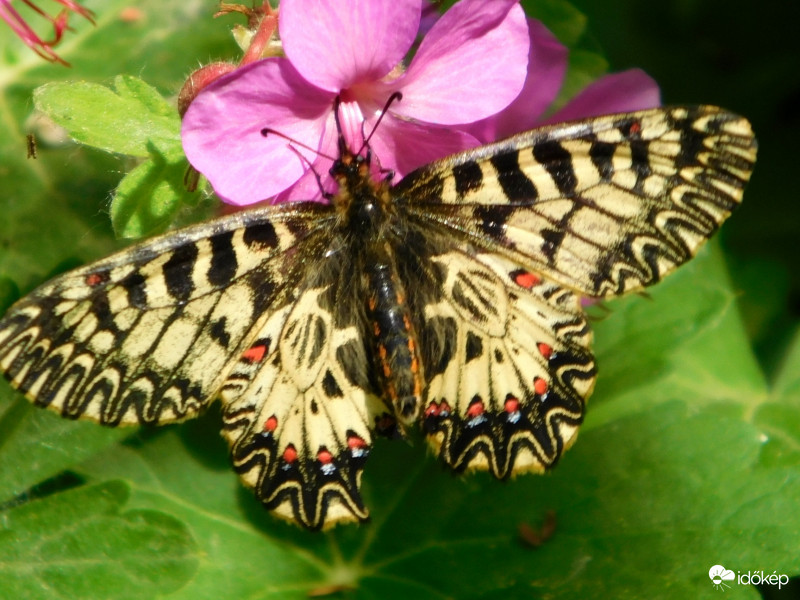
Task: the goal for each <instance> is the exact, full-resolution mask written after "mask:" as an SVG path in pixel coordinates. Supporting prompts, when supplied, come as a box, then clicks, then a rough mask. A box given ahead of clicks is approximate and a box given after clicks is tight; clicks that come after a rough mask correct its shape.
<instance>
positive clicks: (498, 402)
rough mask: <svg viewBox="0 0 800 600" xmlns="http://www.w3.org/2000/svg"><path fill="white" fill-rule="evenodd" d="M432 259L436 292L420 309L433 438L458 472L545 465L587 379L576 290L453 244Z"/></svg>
mask: <svg viewBox="0 0 800 600" xmlns="http://www.w3.org/2000/svg"><path fill="white" fill-rule="evenodd" d="M432 262H433V268H434V271H435V272H436V273H438V277H439V278H440V286H441V288H440V289H441V296H440V299H439V300H438V301H437V302H433V303H430V304H428V306H426V307H425V310H424V322H425V327H424V332H425V334H424V335H423V348H424V356H425V368H426V370H425V372H426V377H427V379H428V385H427V394H426V403H425V413H424V417H423V423H424V427H425V430H426V432H427V433H428V435H429V439H430V440H431V443H432V444H433V446H434V448H435V449H436V450H437V451H438V453H439V455H440V456H441V457H442V459H443V460H444V462H445V463H447V464H448V465H449V466H451V467H452V468H453V469H455V470H456V471H464V470H465V469H466V470H476V469H477V470H489V471H491V472H492V474H494V475H495V476H496V477H498V478H507V477H509V476H511V475H514V474H517V473H522V472H526V471H534V472H542V471H544V470H545V469H547V468H549V467H551V466H553V465H554V464H555V463H556V461H557V460H558V458H559V457H560V455H561V453H562V452H563V451H564V450H565V449H566V448H568V447H569V446H570V445H571V444H572V443H573V441H574V439H575V436H576V434H577V428H578V426H579V425H580V423H581V421H582V419H583V412H584V407H585V402H586V399H587V398H588V396H589V395H590V393H591V390H592V388H593V386H594V379H595V367H594V358H593V356H592V353H591V351H590V349H589V344H590V342H591V337H592V336H591V332H590V330H589V327H588V324H587V322H586V319H585V317H584V315H583V311H582V310H581V307H580V301H579V299H578V297H577V296H575V295H574V294H573V293H572V292H570V291H568V290H566V289H564V288H562V287H559V286H557V285H554V284H552V283H548V282H546V281H543V280H542V279H541V278H539V277H538V276H537V275H535V274H534V273H531V272H529V271H527V270H526V269H524V268H522V267H520V266H519V265H517V264H514V263H513V262H511V261H508V260H507V259H505V258H503V257H501V256H498V255H493V254H486V253H479V254H475V255H470V254H469V253H467V252H465V251H461V250H452V251H449V252H446V253H443V254H441V255H438V256H435V257H433V259H432Z"/></svg>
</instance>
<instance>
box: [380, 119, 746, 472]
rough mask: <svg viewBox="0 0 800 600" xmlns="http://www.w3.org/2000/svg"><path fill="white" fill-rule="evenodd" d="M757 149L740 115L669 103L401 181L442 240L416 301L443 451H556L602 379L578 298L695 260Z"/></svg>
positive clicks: (458, 158) (465, 458)
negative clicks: (596, 371) (596, 377)
mask: <svg viewBox="0 0 800 600" xmlns="http://www.w3.org/2000/svg"><path fill="white" fill-rule="evenodd" d="M755 154H756V142H755V139H754V137H753V133H752V130H751V129H750V124H749V123H748V122H747V121H746V120H745V119H743V118H741V117H739V116H736V115H733V114H731V113H728V112H726V111H724V110H722V109H719V108H715V107H709V106H703V107H695V108H692V107H666V108H663V109H653V110H646V111H640V112H634V113H625V114H618V115H608V116H603V117H598V118H593V119H586V120H583V121H576V122H572V123H561V124H557V125H552V126H547V127H543V128H540V129H535V130H532V131H529V132H527V133H523V134H520V135H517V136H514V137H511V138H509V139H507V140H503V141H501V142H498V143H496V144H491V145H488V146H483V147H480V148H476V149H475V150H471V151H468V152H464V153H462V154H458V155H454V156H451V157H449V158H445V159H443V160H441V161H438V162H435V163H432V164H430V165H427V166H425V167H422V168H421V169H419V170H417V171H415V172H413V173H411V174H409V175H408V176H407V177H406V178H405V179H404V180H403V181H401V182H400V183H399V184H398V185H397V186H396V187H395V189H394V191H395V192H396V194H397V197H398V203H399V204H400V205H401V206H402V207H403V210H404V211H405V214H406V215H407V219H408V222H409V223H410V225H409V228H410V229H411V230H413V231H415V232H416V236H417V238H419V239H424V240H428V241H427V242H426V244H427V246H428V247H429V248H434V249H435V251H430V250H425V251H421V252H419V255H420V257H422V256H423V255H426V254H432V255H433V260H432V263H433V264H432V267H431V268H429V269H427V271H426V272H427V277H426V280H428V281H429V283H428V284H426V285H424V286H423V289H424V290H425V291H424V293H423V295H422V296H423V297H422V298H421V299H420V300H419V302H418V304H420V305H422V306H423V307H424V308H423V309H422V310H423V312H424V314H422V315H420V317H419V319H420V321H421V322H423V323H424V325H422V326H420V329H421V337H422V341H423V343H422V354H423V358H424V361H423V362H424V366H425V377H426V380H427V390H426V396H425V417H424V426H425V429H426V431H427V432H428V434H429V436H430V440H431V442H432V444H433V446H434V448H435V449H436V451H437V453H438V454H439V455H440V456H441V458H442V459H443V460H444V462H445V463H447V464H448V465H450V466H451V467H453V468H454V469H456V470H457V471H462V470H465V469H479V470H489V471H490V472H492V473H493V474H494V475H495V476H496V477H499V478H505V477H508V476H510V475H514V474H516V473H519V472H525V471H543V470H544V469H547V468H548V467H550V466H552V465H553V464H555V462H556V461H557V460H558V458H559V456H560V455H561V453H562V452H563V451H564V449H566V448H568V447H569V446H570V444H571V443H572V442H573V441H574V439H575V435H576V433H577V428H578V425H579V424H580V423H581V421H582V418H583V413H584V408H585V403H586V400H587V399H588V397H589V395H590V394H591V391H592V387H593V383H594V377H595V368H594V359H593V356H592V352H591V349H590V341H591V335H590V332H589V328H588V325H587V323H586V318H585V316H584V314H583V310H582V308H581V303H580V297H582V296H589V297H595V298H608V297H613V296H617V295H621V294H625V293H628V292H631V291H635V290H639V289H641V288H643V287H644V286H647V285H651V284H653V283H656V282H658V281H659V280H660V279H662V278H663V277H664V276H665V275H667V274H668V273H669V272H671V271H672V270H673V269H675V268H676V267H677V266H679V265H680V264H682V263H684V262H686V261H687V260H689V259H691V258H692V257H693V256H694V255H695V253H696V252H697V250H698V248H699V247H700V246H701V245H702V244H703V243H704V242H705V241H706V240H707V239H708V238H709V236H711V235H712V234H713V233H714V232H715V231H716V230H717V229H718V228H719V226H720V224H721V223H722V222H723V221H724V220H725V219H726V218H727V217H728V216H729V214H730V213H731V211H732V210H733V209H734V208H736V206H737V205H738V204H739V203H740V201H741V198H742V192H743V188H744V185H745V183H746V182H747V180H748V179H749V177H750V173H751V171H752V168H753V164H754V161H755ZM417 260H420V261H421V260H422V259H421V258H419V259H417Z"/></svg>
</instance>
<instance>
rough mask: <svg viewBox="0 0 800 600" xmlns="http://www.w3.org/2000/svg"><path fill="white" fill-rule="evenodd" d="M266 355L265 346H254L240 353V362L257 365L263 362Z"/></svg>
mask: <svg viewBox="0 0 800 600" xmlns="http://www.w3.org/2000/svg"><path fill="white" fill-rule="evenodd" d="M266 353H267V345H266V344H256V345H255V346H252V347H250V348H248V349H247V350H245V351H244V352H242V360H246V361H247V362H250V363H257V362H261V361H262V360H264V356H265V355H266Z"/></svg>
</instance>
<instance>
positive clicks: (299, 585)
mask: <svg viewBox="0 0 800 600" xmlns="http://www.w3.org/2000/svg"><path fill="white" fill-rule="evenodd" d="M128 4H129V3H127V2H123V0H109V1H107V2H103V3H100V2H96V3H95V5H94V6H91V4H90V8H93V9H94V10H96V12H97V13H98V26H97V27H96V28H92V27H91V26H90V25H89V24H87V23H81V22H79V21H75V23H74V25H75V27H76V29H77V31H76V32H74V33H71V34H70V35H68V36H67V41H66V44H65V45H64V46H63V48H62V53H63V55H64V57H65V58H66V59H67V60H68V61H70V63H72V64H73V70H72V71H68V70H64V69H63V68H61V67H56V66H52V65H47V64H43V63H42V62H41V61H40V60H39V59H37V58H35V57H33V56H32V55H30V53H29V51H28V50H26V49H25V48H24V47H22V45H21V44H19V43H17V42H16V41H14V40H12V39H11V38H10V36H8V34H7V32H6V31H5V30H3V29H0V46H1V47H3V48H5V49H6V50H5V54H4V55H3V56H2V58H0V61H3V62H4V64H3V68H2V69H0V81H2V96H0V97H2V100H3V102H2V103H0V112H2V117H3V122H4V123H5V124H7V125H6V128H7V133H8V135H4V136H3V137H2V138H0V165H2V167H0V189H2V191H3V193H2V194H0V210H1V211H2V214H3V217H4V218H3V219H0V307H4V306H7V305H8V303H10V302H11V301H13V300H14V299H15V298H16V297H18V295H19V294H20V293H26V292H27V291H29V290H30V289H31V288H32V287H33V286H34V285H36V284H38V283H40V282H42V281H43V280H44V279H45V278H46V277H48V276H50V275H53V274H55V273H56V272H59V271H62V270H64V269H66V268H68V267H71V266H75V265H76V264H79V263H82V262H85V261H87V260H90V259H93V258H99V257H100V256H102V255H104V254H106V253H107V252H108V251H109V250H111V249H112V248H114V247H115V246H116V245H117V244H116V243H115V242H114V241H113V236H112V234H111V229H110V227H109V223H108V215H107V214H105V213H104V211H103V203H104V200H105V199H106V198H107V197H108V194H109V190H111V189H113V188H114V187H116V186H117V185H118V184H119V187H118V189H117V195H116V196H115V200H114V201H113V203H112V205H111V208H110V213H111V215H112V220H113V224H114V230H115V231H116V232H117V233H118V234H121V235H137V234H141V233H145V232H152V231H154V230H157V229H160V228H163V227H164V226H166V223H168V222H169V221H170V220H172V219H173V218H174V216H175V215H176V214H177V215H180V212H181V208H182V207H183V206H185V205H186V204H187V202H188V203H196V202H197V200H196V198H193V197H191V196H188V195H187V194H186V193H185V190H184V188H183V185H182V180H183V175H184V168H185V163H184V162H183V158H182V155H181V153H180V147H179V139H178V137H177V136H178V133H179V122H178V119H177V116H176V113H175V112H174V110H173V109H172V108H170V104H168V103H166V101H165V100H163V98H164V97H165V96H166V97H169V96H172V95H173V94H174V93H175V92H176V91H177V90H178V89H179V87H180V85H181V83H182V79H183V78H184V77H185V76H186V75H187V74H188V72H189V71H190V70H191V69H192V68H193V67H194V66H196V64H197V60H198V59H207V58H218V57H220V55H224V54H225V53H230V54H231V55H233V53H235V52H236V47H235V44H234V43H233V41H232V39H230V38H229V35H228V33H227V30H226V27H228V26H229V25H230V24H231V23H230V21H228V22H221V21H212V20H211V19H210V15H211V14H212V13H213V11H214V10H215V5H214V3H213V2H209V3H207V4H206V5H201V6H202V7H203V8H202V9H197V5H191V6H189V5H187V3H185V2H180V1H177V0H175V1H166V2H165V1H163V0H146V1H143V2H140V3H137V6H138V7H139V8H140V10H141V11H142V14H143V19H142V20H140V21H137V22H133V23H131V22H128V21H125V20H122V19H120V17H119V15H120V11H121V10H122V8H124V7H126V6H128ZM532 4H535V5H536V6H537V7H538V8H536V13H535V14H536V15H537V16H538V17H539V18H541V19H543V20H544V21H545V23H547V24H548V25H550V26H551V27H552V28H553V29H554V30H555V31H556V33H557V34H558V35H559V36H560V38H561V39H562V40H563V41H565V42H567V43H569V44H570V46H573V47H575V48H576V51H575V53H574V55H573V59H572V61H571V71H570V75H569V76H568V82H573V83H568V85H572V86H573V87H578V86H579V85H580V84H579V82H580V81H588V80H590V79H591V78H593V77H595V76H596V75H597V73H598V72H599V70H600V69H602V68H604V66H605V61H604V59H603V58H602V56H601V55H599V54H598V53H597V51H596V48H595V47H594V44H593V42H592V39H591V37H590V36H588V35H587V33H586V31H587V20H586V18H585V16H584V15H583V14H582V13H581V12H578V11H577V10H576V9H575V8H574V7H572V6H570V5H568V4H567V3H565V2H559V1H557V0H551V1H548V2H537V3H532ZM592 25H593V20H591V19H590V20H589V21H588V27H590V28H591V26H592ZM661 51H662V52H663V49H662V50H661ZM223 57H224V56H223ZM635 59H636V57H635V56H634V57H633V58H631V59H630V62H631V63H632V64H633V63H635ZM622 66H628V65H627V64H625V65H622ZM681 66H685V65H681ZM119 73H125V74H126V75H124V76H119V77H117V75H118V74H119ZM132 75H135V76H136V77H133V76H132ZM67 80H69V81H79V82H80V83H69V84H65V83H52V82H56V81H58V82H61V81H67ZM45 82H51V83H47V84H46V85H45V86H44V87H39V86H41V85H42V84H45ZM144 82H147V83H144ZM153 86H154V87H153ZM36 88H39V90H38V91H37V92H36V95H35V105H36V107H37V108H40V109H42V110H46V112H47V113H48V114H49V115H50V117H51V118H53V119H54V120H56V121H57V122H59V123H61V124H62V125H64V126H65V127H66V128H67V129H68V130H69V132H70V135H71V136H72V137H73V138H75V139H80V140H81V141H83V142H84V143H86V144H90V145H93V146H95V147H97V148H101V149H102V151H97V150H93V149H87V147H85V146H78V145H74V144H72V143H70V142H67V143H66V144H64V143H57V144H56V145H54V144H53V142H47V141H45V140H46V139H48V138H47V137H46V136H45V135H43V134H42V135H41V136H40V135H38V134H40V133H41V132H40V131H39V130H37V137H39V138H40V149H39V159H38V160H29V159H26V157H25V156H26V154H25V133H27V132H28V130H29V128H30V127H33V126H31V125H26V123H30V122H29V121H27V118H28V116H29V113H30V111H31V108H32V106H33V102H32V100H31V97H32V94H33V90H34V89H36ZM157 90H158V91H157ZM684 99H685V100H693V99H694V98H684ZM699 99H700V100H702V98H699ZM708 100H712V101H715V102H717V101H719V102H720V103H722V104H725V102H724V101H723V100H718V99H715V98H708ZM734 108H735V106H734ZM757 131H758V129H757ZM762 142H763V140H762ZM773 152H774V151H773ZM121 155H125V156H124V157H123V156H121ZM130 156H135V157H138V158H137V161H136V163H137V164H136V166H134V167H133V169H132V170H130V172H129V173H128V175H126V176H125V178H124V179H123V180H122V182H121V183H120V182H119V179H120V173H122V172H124V171H128V170H129V169H130V166H131V165H130V161H131V159H130V158H129V157H130ZM762 160H763V158H762ZM761 168H765V169H769V166H766V167H765V166H764V165H763V164H760V165H759V169H761ZM757 175H758V174H757ZM754 191H755V192H756V193H753V192H754ZM760 200H761V198H760V196H759V194H758V193H757V188H756V189H755V190H754V189H750V190H748V192H747V193H746V196H745V206H746V207H748V206H752V207H753V210H754V211H756V212H757V211H759V210H761V209H760V208H759V207H761V206H763V205H762V204H761V203H760ZM761 218H762V220H763V219H767V218H768V217H767V216H763V217H761ZM769 218H770V219H772V220H773V221H775V222H776V223H777V222H779V221H782V219H781V218H780V217H779V216H771V217H769ZM736 219H737V217H736V216H735V217H734V218H733V221H735V220H736ZM783 221H785V220H783ZM726 227H727V226H726ZM781 227H783V228H784V229H789V228H792V227H793V231H794V234H795V235H797V234H798V233H800V232H798V227H800V225H798V223H794V224H793V225H792V224H791V223H786V222H783V223H781ZM773 228H778V226H777V225H773ZM752 235H753V236H754V237H755V238H756V239H757V238H758V236H759V235H760V233H759V232H758V231H754V232H753V234H752ZM785 262H786V263H787V264H788V262H789V261H788V259H787V260H786V261H785ZM735 264H736V265H737V267H736V269H735V270H734V275H735V276H736V280H735V281H736V284H732V283H731V280H730V278H729V276H728V274H727V272H726V266H725V265H726V259H725V256H724V255H723V253H722V251H721V250H720V248H719V246H718V245H716V244H712V245H710V247H709V248H708V249H706V250H704V251H703V252H701V254H700V256H699V257H698V258H697V260H695V261H693V262H692V263H691V264H689V265H687V266H686V267H684V268H682V269H681V270H680V271H679V272H678V273H677V274H675V275H674V276H672V277H670V278H669V279H668V280H667V281H666V282H664V283H663V284H660V285H659V286H657V287H656V288H654V289H653V290H652V292H651V293H650V294H649V297H639V296H634V297H630V298H626V299H623V300H618V301H614V302H609V303H608V305H607V308H608V309H609V310H608V312H606V311H604V310H602V307H595V308H593V309H592V312H593V315H595V317H596V319H595V320H594V328H595V332H596V348H597V354H598V364H599V368H600V377H599V380H598V386H597V390H596V392H595V394H594V396H593V397H592V399H591V401H590V405H589V413H588V417H587V420H586V423H585V425H584V427H583V429H582V431H581V434H580V436H579V439H578V441H577V443H576V445H575V446H574V448H572V449H571V450H570V451H569V452H568V453H567V454H566V455H565V457H564V459H563V460H562V464H561V465H559V467H558V468H557V469H555V470H554V471H553V472H552V473H550V474H548V475H546V476H543V477H536V476H525V477H520V478H518V479H516V480H515V481H512V482H507V483H499V482H496V481H493V480H492V479H491V478H489V477H486V476H484V475H473V476H466V477H453V476H451V475H450V474H449V473H447V472H445V471H444V470H443V469H442V468H441V467H440V466H439V465H438V464H437V463H436V461H435V460H433V459H432V458H431V457H430V456H429V453H428V452H427V450H426V447H425V443H424V440H422V439H420V438H415V439H413V440H412V443H410V444H407V443H403V442H386V441H380V442H379V443H378V445H377V446H376V448H375V449H374V451H373V453H372V456H371V457H370V460H369V463H368V464H367V468H366V470H365V474H364V494H365V497H366V498H365V499H366V502H367V503H368V505H369V506H370V508H371V510H372V521H371V522H370V523H368V524H366V525H364V526H360V527H354V526H353V527H342V528H338V529H335V530H334V531H333V532H331V533H326V534H313V533H308V532H304V531H300V530H299V529H297V528H295V527H292V526H289V525H286V524H284V523H281V522H278V521H276V520H275V519H274V518H272V517H271V516H270V515H269V514H267V513H266V512H265V511H263V509H262V508H261V507H260V505H259V504H258V503H257V502H256V501H255V499H254V498H253V496H252V494H250V493H249V492H248V491H247V490H245V489H243V488H242V487H241V485H240V484H239V482H238V480H237V478H236V475H235V474H234V473H233V472H232V470H231V469H230V467H229V465H228V462H227V450H226V448H225V445H224V443H223V441H222V439H221V438H220V436H219V434H218V431H219V426H220V420H219V415H218V414H217V413H216V411H212V412H211V413H210V414H208V415H206V416H204V417H203V418H201V419H199V420H197V421H193V422H189V423H186V424H183V425H178V426H170V427H165V428H160V429H155V430H152V429H139V430H124V429H119V430H114V429H105V428H102V427H98V426H96V425H93V424H90V423H82V422H70V421H66V420H63V419H60V418H58V417H57V416H55V415H53V414H51V413H49V412H47V411H42V410H40V409H36V408H34V407H32V406H30V405H29V404H28V403H27V402H26V401H25V400H24V399H21V398H20V397H19V395H18V394H17V393H15V392H14V391H13V390H12V389H11V388H10V387H9V386H8V385H7V384H6V383H5V382H0V599H2V600H5V599H6V598H8V599H9V600H11V599H14V600H16V599H18V598H60V597H64V598H82V599H84V598H85V599H95V598H115V599H116V598H131V599H138V598H142V599H149V598H154V597H159V598H169V599H175V600H178V599H181V598H186V599H191V600H196V599H202V598H209V599H211V598H213V599H217V598H276V599H277V598H281V599H283V598H304V597H307V595H308V594H309V593H312V592H317V593H321V592H329V593H332V594H334V596H335V597H352V598H408V597H414V598H417V599H419V600H423V599H426V598H432V599H442V598H459V599H464V598H467V599H469V598H487V599H488V598H498V599H499V598H503V599H508V598H530V597H540V596H541V597H548V598H554V599H558V598H564V599H571V598H626V597H632V598H637V597H638V598H645V597H646V598H667V599H670V598H701V599H702V598H719V597H721V594H720V592H719V591H717V590H714V589H713V587H712V586H711V584H710V581H709V578H708V569H709V568H710V567H711V566H712V565H715V564H722V565H724V566H725V567H726V568H729V569H733V570H734V571H743V572H746V571H747V570H755V569H758V570H763V571H764V572H765V573H771V572H772V571H773V570H777V572H778V573H786V574H789V575H792V576H796V575H798V574H800V558H798V557H799V556H800V555H798V552H797V548H798V542H797V540H798V539H800V515H798V512H797V505H798V502H799V501H800V468H799V466H800V326H799V325H798V319H797V315H792V314H791V313H790V312H789V310H788V309H787V308H786V307H787V302H786V298H787V295H788V294H789V293H790V291H789V290H790V286H791V283H790V282H789V279H788V278H787V277H784V278H783V279H782V280H781V281H782V282H783V283H782V284H781V286H782V287H777V288H773V287H769V286H768V287H769V289H767V290H764V289H762V288H764V286H765V284H764V282H765V275H764V274H765V273H766V274H767V275H769V277H768V281H772V280H773V274H774V273H781V272H785V271H786V266H785V265H784V264H781V263H780V262H775V261H774V260H773V261H769V260H767V261H766V262H765V260H764V259H763V258H762V259H760V261H759V262H748V256H747V255H741V254H740V256H739V258H738V260H737V262H736V263H735ZM748 265H751V266H748ZM759 286H760V287H759ZM773 323H781V331H780V335H776V334H775V332H774V329H773V326H772V325H771V324H773ZM754 343H755V345H754ZM767 348H768V349H769V351H768V352H767V351H766V350H764V349H767ZM65 472H66V473H68V474H69V475H70V478H69V481H71V482H72V485H74V487H70V485H66V484H63V479H61V478H59V475H60V474H63V473H65ZM548 511H554V513H555V520H556V521H555V522H556V527H555V531H554V534H553V536H552V538H551V539H549V540H547V541H545V542H544V544H543V545H541V546H539V547H532V546H530V545H528V544H526V543H525V542H523V541H522V540H521V538H520V536H519V533H518V530H519V526H520V525H521V524H523V523H525V524H528V525H530V526H532V527H534V528H537V527H539V526H540V525H541V523H542V521H543V520H544V518H545V515H546V514H547V513H548ZM722 596H724V597H725V598H752V599H756V598H758V597H759V594H758V591H757V590H756V589H755V588H752V587H748V586H739V585H733V587H732V588H731V589H730V590H726V591H725V593H724V594H722Z"/></svg>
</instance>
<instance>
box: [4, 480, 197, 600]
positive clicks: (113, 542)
mask: <svg viewBox="0 0 800 600" xmlns="http://www.w3.org/2000/svg"><path fill="white" fill-rule="evenodd" d="M127 497H128V489H127V486H125V485H124V484H123V483H120V482H109V483H105V484H102V485H98V486H91V487H83V488H80V489H76V490H71V491H67V492H64V493H61V494H57V495H55V496H50V497H46V498H44V499H41V500H37V501H34V502H30V503H28V504H25V505H22V506H19V507H16V508H12V509H10V510H7V511H5V513H4V515H3V516H4V519H3V525H2V529H0V578H2V581H3V586H2V591H0V596H2V597H3V598H9V599H10V598H26V599H31V600H33V599H36V598H42V599H47V600H51V599H52V598H114V599H117V600H127V599H131V600H133V599H136V598H153V597H155V596H157V595H160V594H165V593H169V592H173V591H175V590H177V589H179V588H180V587H181V586H182V585H184V584H185V583H186V582H187V581H188V580H189V579H190V578H191V576H192V574H193V573H194V572H195V571H196V570H197V565H198V562H199V561H198V558H199V556H198V553H197V546H196V544H195V542H194V540H193V539H192V537H191V535H190V533H189V532H188V531H187V529H186V527H185V526H184V525H183V524H182V523H181V522H180V521H178V520H177V519H175V518H174V517H171V516H169V515H165V514H163V513H160V512H156V511H145V510H128V511H125V512H122V509H123V507H124V506H125V504H126V502H127Z"/></svg>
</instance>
